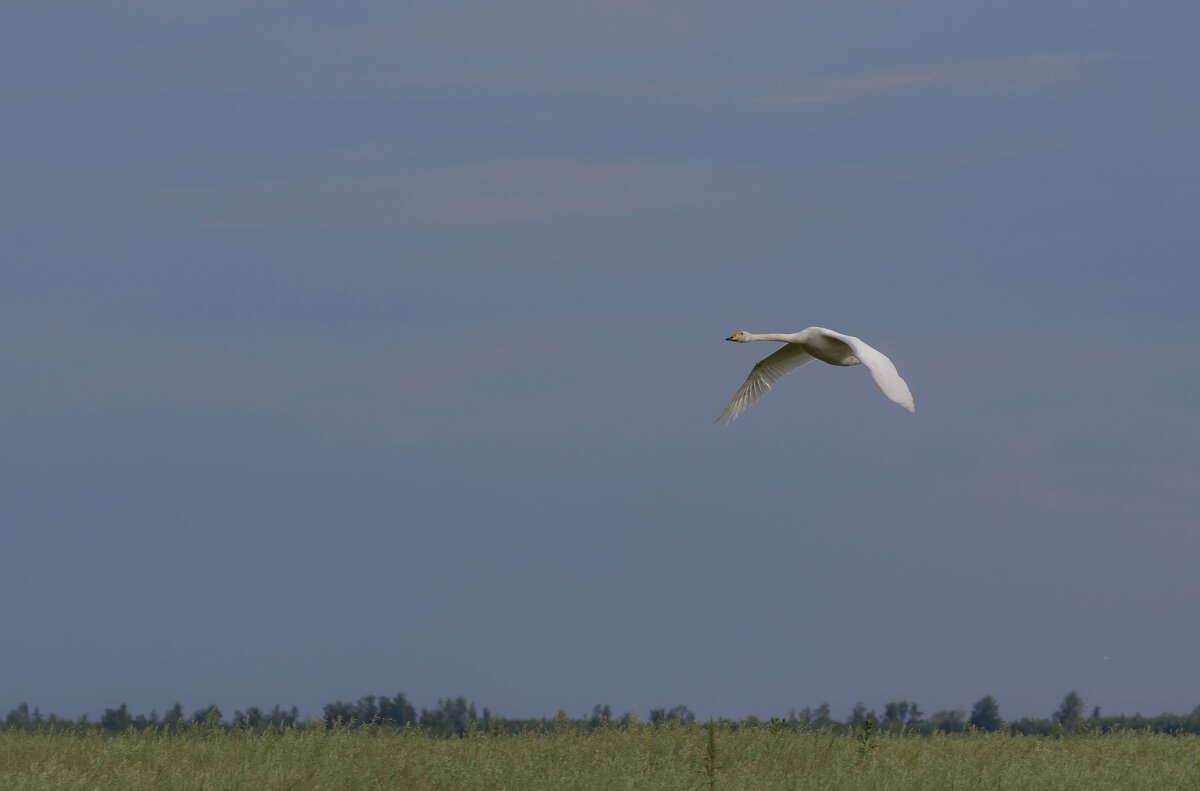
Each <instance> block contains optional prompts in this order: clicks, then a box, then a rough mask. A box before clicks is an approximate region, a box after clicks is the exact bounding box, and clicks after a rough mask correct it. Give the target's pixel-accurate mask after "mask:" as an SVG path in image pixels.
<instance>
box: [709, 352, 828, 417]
mask: <svg viewBox="0 0 1200 791" xmlns="http://www.w3.org/2000/svg"><path fill="white" fill-rule="evenodd" d="M813 359H814V358H813V356H812V355H811V354H809V353H808V352H806V351H804V349H803V348H801V347H800V346H797V345H796V344H794V343H785V344H784V345H783V348H782V349H779V350H777V351H775V352H773V353H771V354H769V355H767V356H766V357H764V358H763V359H761V360H759V361H758V362H757V363H755V364H754V367H753V368H751V369H750V375H749V376H747V377H746V381H744V382H742V386H741V387H739V388H738V391H737V392H736V393H734V394H733V399H732V400H731V401H730V402H729V405H728V406H726V407H725V411H724V412H722V413H721V416H720V417H719V418H717V420H718V421H720V422H722V423H725V424H726V425H728V424H729V423H731V422H733V421H734V420H735V419H736V418H737V416H738V415H740V414H742V413H743V412H745V411H746V408H747V407H748V406H750V405H751V404H753V403H754V402H755V401H757V400H758V399H760V398H762V397H763V396H764V395H766V394H767V392H768V391H770V389H771V385H772V384H774V383H775V382H778V381H779V380H780V379H782V378H783V377H785V376H787V375H788V374H790V373H791V372H792V371H794V370H796V369H797V368H799V367H800V366H802V365H804V364H805V363H808V362H812V360H813Z"/></svg>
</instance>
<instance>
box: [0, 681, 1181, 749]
mask: <svg viewBox="0 0 1200 791" xmlns="http://www.w3.org/2000/svg"><path fill="white" fill-rule="evenodd" d="M1085 711H1086V707H1085V706H1084V702H1083V699H1082V698H1081V697H1080V696H1079V694H1078V693H1077V692H1075V691H1074V690H1072V691H1071V692H1068V693H1067V694H1066V696H1065V697H1064V698H1063V700H1062V703H1061V704H1060V705H1059V707H1058V709H1057V710H1056V711H1055V712H1054V713H1053V714H1052V715H1050V716H1049V717H1047V718H1044V719H1036V718H1023V719H1019V720H1010V721H1005V720H1004V719H1002V718H1001V716H1000V706H999V704H998V703H997V702H996V699H995V698H994V697H992V696H991V695H985V696H984V697H982V698H980V699H979V700H977V701H975V704H974V705H973V706H972V707H971V713H970V715H969V716H968V715H967V713H966V712H965V711H963V710H961V709H947V710H941V711H935V712H934V713H932V714H930V715H928V716H926V715H925V713H924V712H923V711H921V707H920V706H919V705H918V704H917V703H916V702H915V701H907V700H900V701H893V702H890V703H886V704H884V707H883V714H882V716H880V715H879V714H877V713H876V712H875V710H874V709H870V710H868V709H867V707H866V705H864V704H863V703H861V702H859V703H856V704H855V705H854V707H853V708H852V709H851V711H850V716H849V717H848V718H847V719H846V720H845V721H837V720H834V719H833V717H832V715H831V712H830V707H829V704H828V703H822V704H821V705H819V706H817V707H816V708H815V709H814V708H809V707H807V706H806V707H805V708H803V709H802V710H800V711H798V712H797V711H796V710H794V709H793V710H792V712H791V713H790V715H789V716H788V717H787V718H786V719H784V718H779V717H772V718H771V719H770V720H769V721H763V720H760V719H759V718H757V717H745V718H743V719H740V720H729V719H725V718H722V719H721V722H722V723H724V724H726V725H728V726H730V727H733V728H739V727H746V728H753V727H758V726H767V725H769V726H770V727H772V728H788V729H801V728H806V729H814V730H822V729H828V730H830V731H833V732H839V733H847V732H855V731H858V730H859V729H860V728H862V726H863V725H864V723H867V722H869V723H870V727H871V728H874V727H876V726H877V727H878V729H879V730H880V731H882V732H884V733H907V734H914V735H930V734H934V733H959V732H963V731H967V730H971V729H974V730H979V731H1001V732H1007V733H1013V734H1027V735H1039V734H1040V735H1057V734H1064V733H1078V732H1085V731H1098V732H1107V731H1112V730H1118V729H1125V730H1150V731H1154V732H1156V733H1196V734H1200V706H1197V707H1196V708H1194V709H1192V712H1191V713H1190V714H1187V715H1176V714H1160V715H1158V716H1156V717H1144V716H1142V715H1141V714H1134V715H1133V716H1126V715H1124V714H1121V715H1118V716H1115V717H1105V716H1103V715H1102V714H1101V712H1100V707H1099V706H1096V707H1094V708H1093V709H1092V711H1091V713H1090V715H1087V716H1085ZM299 718H300V714H299V711H298V710H297V708H296V707H295V706H292V707H291V708H290V709H283V708H280V707H279V706H275V707H273V708H272V709H271V710H270V711H265V710H263V709H260V708H258V707H257V706H251V707H250V708H248V709H246V710H245V711H241V710H238V711H235V712H234V713H233V716H232V717H231V718H230V719H228V720H226V719H225V718H224V717H223V715H222V713H221V710H220V709H219V708H217V707H216V706H215V705H210V706H205V707H203V708H199V709H196V710H194V711H192V712H191V713H190V714H188V713H185V712H184V709H183V706H182V705H181V704H179V703H176V704H175V705H174V706H172V707H171V708H169V709H167V711H166V713H165V714H163V715H162V716H159V714H158V713H157V711H154V710H152V711H151V712H150V714H149V715H145V714H137V715H134V714H131V713H130V712H129V709H128V707H127V706H126V705H125V704H124V703H122V704H121V705H120V706H118V707H117V708H115V709H105V710H104V713H103V715H101V717H100V720H99V721H98V722H91V721H89V719H88V716H87V715H86V714H85V715H83V716H82V717H79V718H78V719H75V720H71V719H63V718H61V717H57V716H55V715H54V714H49V715H45V716H43V715H42V712H41V710H40V709H39V708H38V707H36V706H35V707H34V708H33V710H32V711H31V710H30V708H29V704H28V703H21V704H20V705H18V706H17V707H16V708H14V709H12V710H11V711H9V712H8V714H7V715H6V716H5V717H4V720H3V723H2V727H4V728H6V729H13V728H19V729H42V728H49V727H54V728H59V729H62V728H82V729H94V730H101V731H107V732H122V731H127V730H130V729H133V730H138V731H140V730H144V729H147V728H155V729H159V730H167V731H175V730H182V729H189V728H204V727H209V728H291V727H294V726H297V725H306V726H310V727H311V726H313V725H316V726H317V727H322V726H323V727H326V728H339V727H351V728H354V727H363V726H372V725H373V726H377V727H402V728H403V727H413V728H420V729H421V730H423V731H424V732H426V733H428V734H429V735H430V736H435V737H442V738H449V737H453V736H462V735H464V734H466V733H467V732H468V731H471V730H482V731H483V732H486V733H495V732H500V731H505V732H521V731H527V730H540V729H547V730H549V729H558V728H564V727H570V728H576V729H582V730H591V729H596V728H604V727H628V726H630V725H633V724H637V723H640V722H641V721H642V720H641V717H640V716H639V714H638V712H637V710H636V709H634V710H632V711H628V712H625V713H624V714H622V715H620V716H619V717H614V716H613V713H612V708H611V707H610V706H608V705H602V704H596V706H594V707H593V708H592V711H591V713H590V714H584V715H583V716H581V717H579V718H578V719H571V718H570V717H569V716H568V715H567V713H566V712H565V711H562V710H560V711H559V712H558V713H557V714H555V716H554V717H553V718H552V719H544V718H543V719H507V718H504V717H500V716H499V715H497V714H495V713H494V712H492V711H491V710H490V709H488V708H487V707H486V706H485V707H484V708H483V710H482V711H479V710H477V709H476V708H475V704H474V703H469V702H468V701H467V699H466V698H465V697H463V696H461V695H460V696H458V697H454V698H439V699H438V702H437V706H435V707H434V708H424V707H422V708H421V709H420V711H418V710H417V708H416V707H415V706H414V705H413V704H412V703H410V702H409V701H408V699H407V698H406V697H405V696H404V693H403V692H399V693H397V694H396V695H395V696H394V697H388V696H386V695H383V696H375V695H367V696H365V697H362V698H359V699H358V700H357V701H355V702H353V703H347V702H344V701H340V700H338V701H334V702H333V703H327V704H325V706H324V708H323V710H322V715H321V716H320V717H314V718H311V719H310V720H309V721H308V722H305V723H302V722H300V719H299ZM695 720H696V715H695V714H693V713H692V711H691V710H690V709H688V707H687V706H682V705H680V706H675V707H673V708H670V709H667V708H656V709H651V710H650V717H649V724H650V725H651V726H654V727H658V726H662V725H666V724H669V723H691V722H695Z"/></svg>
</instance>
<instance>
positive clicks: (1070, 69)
mask: <svg viewBox="0 0 1200 791" xmlns="http://www.w3.org/2000/svg"><path fill="white" fill-rule="evenodd" d="M1109 57H1111V56H1110V55H1108V54H1106V53H1059V54H1041V55H1024V56H1021V57H1018V58H1005V59H1001V60H990V61H978V62H972V63H956V64H951V65H945V66H928V67H922V68H913V69H900V70H896V71H888V72H878V73H875V74H864V75H858V76H854V77H839V78H836V79H832V80H825V81H821V82H815V83H812V84H810V85H809V86H807V87H805V88H804V89H802V90H801V91H799V92H797V93H795V94H784V95H778V96H762V97H756V98H755V99H754V100H753V101H755V102H757V103H759V104H833V103H836V102H844V101H848V100H851V99H854V98H858V97H862V96H866V95H870V94H879V93H886V92H893V91H898V90H911V89H917V88H924V87H928V86H933V85H955V86H960V87H966V88H973V89H977V90H1007V91H1027V90H1039V89H1041V88H1043V87H1045V86H1046V85H1047V84H1050V83H1055V82H1060V81H1063V80H1067V79H1073V78H1075V77H1076V76H1078V73H1079V69H1080V68H1082V67H1083V66H1085V65H1087V64H1090V63H1094V62H1096V61H1100V60H1105V59H1107V58H1109Z"/></svg>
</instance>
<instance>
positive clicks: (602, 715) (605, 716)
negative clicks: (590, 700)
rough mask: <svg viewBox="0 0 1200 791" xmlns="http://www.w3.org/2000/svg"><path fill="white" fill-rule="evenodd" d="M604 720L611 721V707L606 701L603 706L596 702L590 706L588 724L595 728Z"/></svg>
mask: <svg viewBox="0 0 1200 791" xmlns="http://www.w3.org/2000/svg"><path fill="white" fill-rule="evenodd" d="M604 722H612V707H610V706H609V705H608V704H607V703H606V704H604V705H603V706H601V705H600V704H599V703H597V704H596V705H595V706H593V707H592V716H591V717H590V718H589V719H588V725H589V726H590V727H592V728H596V727H598V726H599V725H600V724H601V723H604Z"/></svg>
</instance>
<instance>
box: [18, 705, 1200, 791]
mask: <svg viewBox="0 0 1200 791" xmlns="http://www.w3.org/2000/svg"><path fill="white" fill-rule="evenodd" d="M0 787H3V788H5V789H141V788H154V789H159V788H173V789H193V788H195V789H199V788H205V789H221V788H288V789H318V788H320V789H331V788H332V789H343V788H344V789H351V788H353V789H359V788H403V789H521V790H522V791H525V790H528V791H535V790H536V789H572V788H580V789H598V788H604V789H622V788H624V789H759V790H766V789H842V788H845V789H855V791H859V790H861V789H1005V791H1009V790H1010V789H1055V790H1056V791H1062V790H1069V789H1087V790H1088V791H1093V790H1094V789H1108V788H1113V789H1137V788H1146V789H1151V788H1152V789H1184V788H1187V789H1195V788H1200V737H1197V736H1195V735H1193V734H1186V733H1183V734H1176V735H1169V734H1161V733H1154V732H1152V731H1149V730H1143V731H1125V730H1120V729H1113V730H1109V731H1107V732H1101V731H1096V730H1091V729H1089V728H1088V727H1087V725H1086V723H1084V724H1081V725H1080V726H1079V727H1077V728H1074V729H1072V730H1069V731H1068V730H1067V729H1060V732H1059V733H1058V734H1057V735H1054V736H1041V735H1037V736H1028V735H1022V734H1019V733H1018V734H1014V733H1013V732H1012V731H1011V730H1009V729H1006V730H1003V731H1000V730H997V731H993V732H988V731H982V730H977V729H975V728H973V727H971V728H968V729H967V730H966V731H964V732H960V733H953V734H946V733H940V732H939V733H934V734H932V735H927V736H922V735H919V734H915V733H912V732H909V731H906V729H904V728H903V727H900V728H895V729H893V730H891V731H890V732H881V731H880V729H879V728H878V727H877V726H875V725H874V723H873V722H872V721H870V720H865V721H863V722H862V723H860V724H859V726H858V727H856V728H854V729H840V730H837V731H835V730H834V729H833V728H829V727H825V728H812V727H810V726H808V725H806V724H803V723H800V724H797V723H794V722H789V721H786V720H772V721H770V722H761V721H760V722H756V723H746V722H742V723H730V722H722V723H699V722H683V721H681V720H678V719H676V720H670V721H664V722H660V723H658V724H656V725H652V724H650V723H643V722H636V721H633V722H626V723H625V724H620V723H613V722H610V721H608V720H604V721H603V722H601V723H600V724H599V726H597V727H591V726H589V725H588V724H587V722H586V721H580V720H575V721H572V720H568V719H567V718H566V716H565V714H561V715H560V716H559V717H557V718H555V719H554V720H552V721H548V722H545V723H542V724H540V725H538V726H537V727H532V728H528V729H525V730H522V731H519V732H511V731H510V730H507V729H505V728H500V727H492V728H491V730H484V729H483V728H482V727H481V726H480V725H479V724H478V723H471V724H470V726H469V727H468V728H467V729H465V731H464V733H463V734H462V735H461V736H458V737H452V738H441V737H439V736H437V735H435V734H433V733H431V732H430V731H429V730H428V729H426V728H423V727H421V726H419V725H416V726H414V725H409V726H404V727H395V726H391V725H366V726H363V727H353V726H352V725H351V724H343V723H339V722H335V723H332V724H328V723H326V722H324V721H321V720H313V721H312V722H310V723H309V724H307V725H303V726H297V725H290V726H282V727H280V726H272V725H262V726H257V727H232V728H229V727H224V726H222V725H221V724H220V723H219V722H218V721H216V720H215V718H210V720H209V722H207V723H196V722H193V723H191V724H189V725H187V726H185V727H178V728H171V727H167V726H159V727H147V728H143V729H141V730H137V729H135V728H134V727H132V726H130V727H129V728H128V729H127V730H125V731H123V732H118V733H112V732H106V731H104V730H102V729H98V728H89V727H81V726H53V727H40V728H7V729H5V730H4V731H3V732H0Z"/></svg>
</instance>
